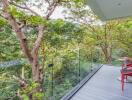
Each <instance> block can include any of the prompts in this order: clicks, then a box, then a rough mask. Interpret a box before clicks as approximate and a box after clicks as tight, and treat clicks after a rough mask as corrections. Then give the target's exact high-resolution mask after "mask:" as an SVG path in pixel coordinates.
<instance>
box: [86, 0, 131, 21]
mask: <svg viewBox="0 0 132 100" xmlns="http://www.w3.org/2000/svg"><path fill="white" fill-rule="evenodd" d="M87 3H88V5H89V6H90V7H91V9H92V10H93V11H94V12H95V14H97V15H98V16H99V17H100V19H101V20H111V19H116V18H122V17H127V16H132V0H87Z"/></svg>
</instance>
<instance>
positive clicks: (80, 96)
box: [69, 65, 132, 100]
mask: <svg viewBox="0 0 132 100" xmlns="http://www.w3.org/2000/svg"><path fill="white" fill-rule="evenodd" d="M119 75H120V67H113V66H106V65H104V66H103V67H102V68H101V69H100V70H99V71H98V72H97V73H96V74H95V75H94V76H93V77H92V78H91V79H90V80H89V81H88V82H87V83H86V84H85V85H84V86H83V87H81V88H80V90H79V91H77V92H76V93H75V94H74V95H73V96H72V97H71V98H70V99H69V100H132V83H126V84H125V90H124V93H122V91H121V84H120V81H118V80H117V78H118V77H119Z"/></svg>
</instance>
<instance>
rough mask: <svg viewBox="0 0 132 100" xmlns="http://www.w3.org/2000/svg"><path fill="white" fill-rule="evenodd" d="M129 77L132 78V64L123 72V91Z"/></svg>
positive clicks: (124, 68)
mask: <svg viewBox="0 0 132 100" xmlns="http://www.w3.org/2000/svg"><path fill="white" fill-rule="evenodd" d="M127 76H132V64H127V65H126V67H123V68H122V70H121V84H122V91H124V80H125V79H127Z"/></svg>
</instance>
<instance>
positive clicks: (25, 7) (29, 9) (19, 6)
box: [10, 2, 40, 16]
mask: <svg viewBox="0 0 132 100" xmlns="http://www.w3.org/2000/svg"><path fill="white" fill-rule="evenodd" d="M10 4H12V5H14V6H16V7H18V8H21V9H24V10H28V11H30V12H31V13H33V14H34V15H36V16H40V15H39V14H38V13H37V12H35V11H33V10H32V9H31V8H29V7H28V6H27V5H26V4H25V3H24V5H25V6H21V5H18V4H16V3H15V2H10Z"/></svg>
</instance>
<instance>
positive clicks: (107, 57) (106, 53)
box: [101, 46, 112, 64]
mask: <svg viewBox="0 0 132 100" xmlns="http://www.w3.org/2000/svg"><path fill="white" fill-rule="evenodd" d="M101 49H102V51H103V53H104V57H105V61H106V63H107V64H112V58H111V53H110V50H108V49H109V48H105V47H103V46H101Z"/></svg>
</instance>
